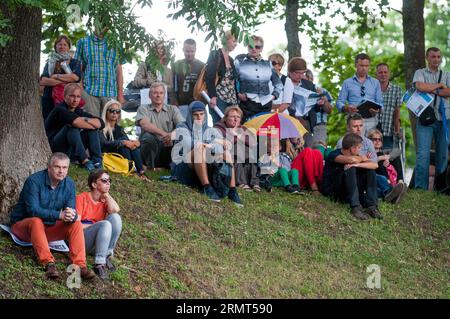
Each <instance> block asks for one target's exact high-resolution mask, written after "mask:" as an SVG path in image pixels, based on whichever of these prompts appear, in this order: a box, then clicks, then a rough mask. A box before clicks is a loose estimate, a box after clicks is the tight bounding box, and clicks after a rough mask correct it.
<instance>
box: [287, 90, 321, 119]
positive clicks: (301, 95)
mask: <svg viewBox="0 0 450 319" xmlns="http://www.w3.org/2000/svg"><path fill="white" fill-rule="evenodd" d="M319 99H320V96H318V94H317V93H316V92H314V91H310V90H307V89H304V88H302V87H300V86H296V87H295V88H294V94H293V97H292V104H294V106H295V116H304V115H306V114H308V112H309V111H310V110H311V109H312V107H313V106H314V105H316V104H317V102H318V101H319Z"/></svg>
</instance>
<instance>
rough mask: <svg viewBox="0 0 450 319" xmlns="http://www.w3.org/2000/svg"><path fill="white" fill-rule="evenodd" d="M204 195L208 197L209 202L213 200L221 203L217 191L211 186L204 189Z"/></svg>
mask: <svg viewBox="0 0 450 319" xmlns="http://www.w3.org/2000/svg"><path fill="white" fill-rule="evenodd" d="M203 194H205V195H206V196H208V198H209V200H212V201H214V202H220V197H219V195H217V193H216V191H215V190H214V188H213V187H212V186H211V185H209V186H208V187H204V188H203Z"/></svg>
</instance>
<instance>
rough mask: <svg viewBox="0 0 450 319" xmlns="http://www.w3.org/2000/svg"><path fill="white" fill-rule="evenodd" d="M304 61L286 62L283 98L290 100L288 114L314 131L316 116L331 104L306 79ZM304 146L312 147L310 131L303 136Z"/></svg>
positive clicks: (296, 59)
mask: <svg viewBox="0 0 450 319" xmlns="http://www.w3.org/2000/svg"><path fill="white" fill-rule="evenodd" d="M306 71H307V67H306V61H305V60H304V59H303V58H300V57H295V58H292V59H291V60H290V61H289V63H288V74H289V77H288V78H287V79H286V83H285V87H284V97H283V99H285V100H287V101H290V106H289V114H290V115H291V116H294V117H296V118H297V119H298V120H299V121H300V122H301V123H302V125H303V126H304V127H305V128H306V129H307V130H308V132H314V127H316V125H317V116H318V113H320V112H321V111H322V110H324V111H325V112H327V113H329V112H331V105H330V104H329V103H328V101H327V99H326V98H325V95H324V94H318V93H316V87H315V85H314V84H313V83H312V82H311V81H308V80H307V79H306V75H305V74H306ZM303 139H304V141H305V147H312V146H313V144H314V137H313V135H312V134H311V133H306V134H305V135H304V136H303Z"/></svg>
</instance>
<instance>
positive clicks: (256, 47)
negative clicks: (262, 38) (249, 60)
mask: <svg viewBox="0 0 450 319" xmlns="http://www.w3.org/2000/svg"><path fill="white" fill-rule="evenodd" d="M248 48H249V49H256V50H261V49H262V45H255V46H251V45H249V46H248Z"/></svg>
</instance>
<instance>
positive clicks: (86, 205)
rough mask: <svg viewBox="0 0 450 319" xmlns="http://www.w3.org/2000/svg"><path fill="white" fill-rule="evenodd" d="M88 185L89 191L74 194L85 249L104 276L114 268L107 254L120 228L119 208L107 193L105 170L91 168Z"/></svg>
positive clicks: (104, 277)
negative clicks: (81, 225)
mask: <svg viewBox="0 0 450 319" xmlns="http://www.w3.org/2000/svg"><path fill="white" fill-rule="evenodd" d="M88 185H89V188H90V192H84V193H81V194H79V195H77V197H76V202H77V203H76V207H77V213H78V215H79V216H80V218H81V223H82V224H83V227H84V241H85V246H86V253H88V254H95V267H94V272H95V273H96V274H97V275H98V276H99V277H100V278H101V279H103V280H107V279H108V278H109V276H108V273H107V270H109V271H115V266H114V264H113V263H112V261H111V257H112V256H113V253H114V248H115V247H116V244H117V240H118V239H119V236H120V233H121V232H122V219H121V218H120V215H119V214H118V212H119V210H120V208H119V205H118V204H117V202H116V201H115V200H114V198H112V197H111V195H110V194H109V190H110V187H111V178H110V177H109V175H108V173H107V172H106V171H104V170H102V169H99V170H95V171H92V172H91V173H90V174H89V177H88Z"/></svg>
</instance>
